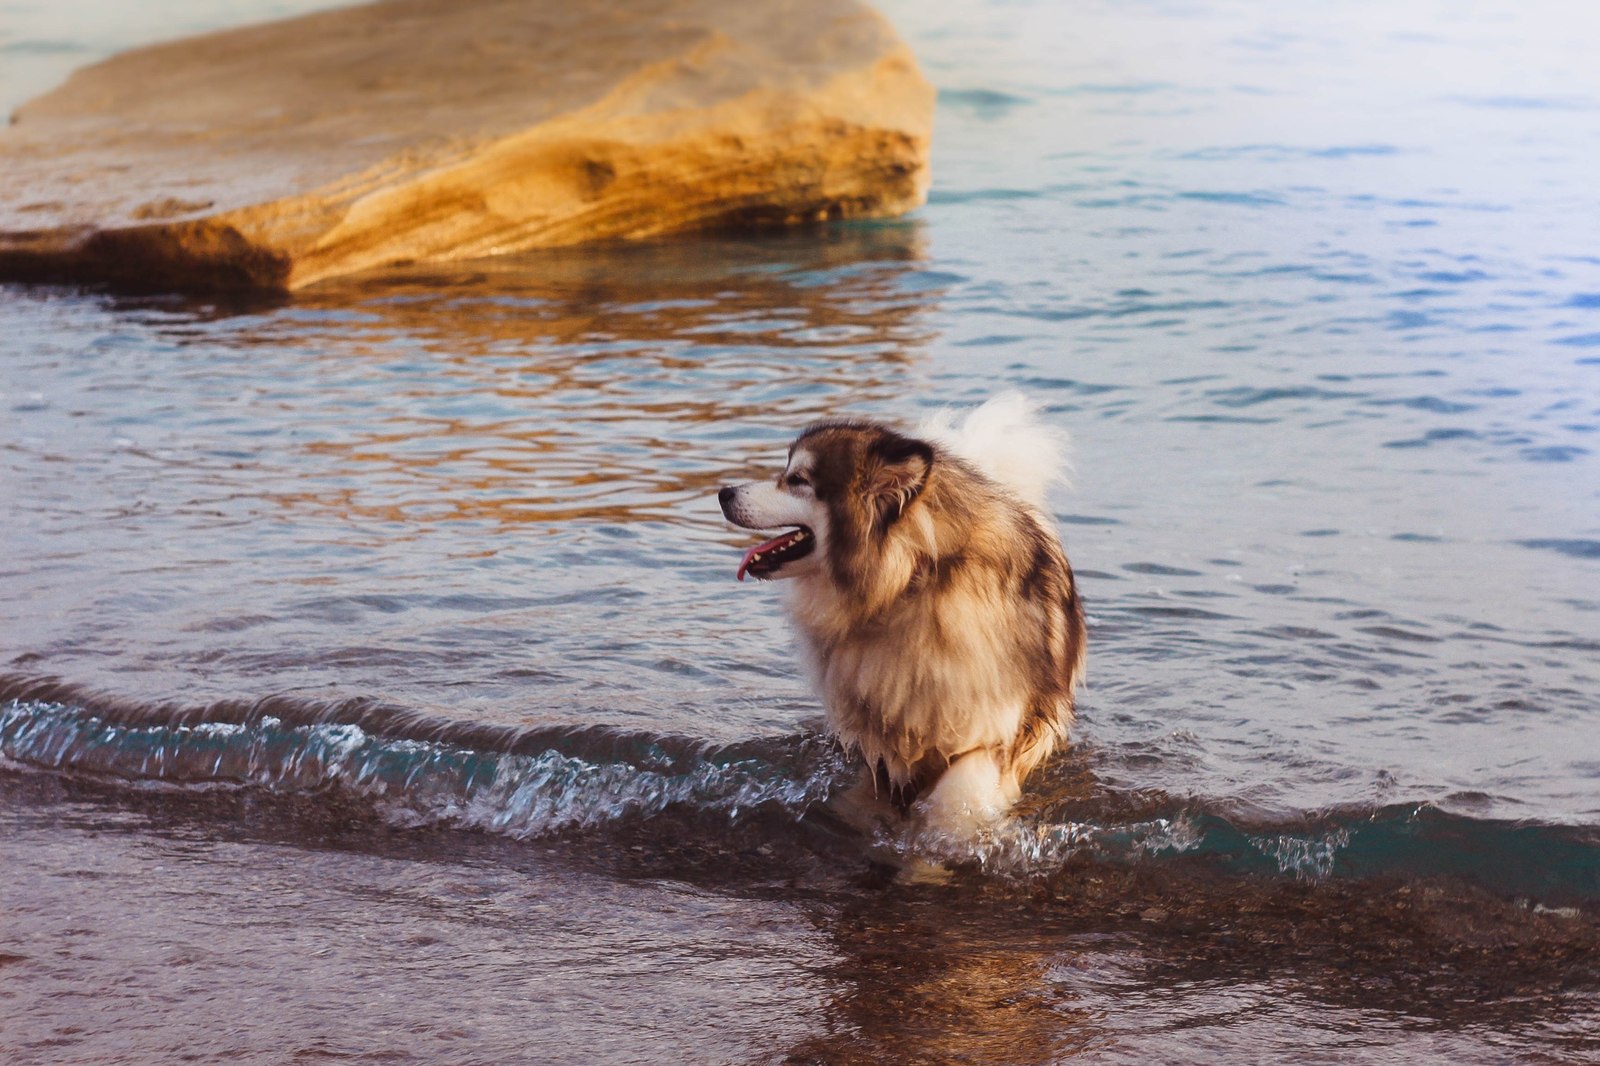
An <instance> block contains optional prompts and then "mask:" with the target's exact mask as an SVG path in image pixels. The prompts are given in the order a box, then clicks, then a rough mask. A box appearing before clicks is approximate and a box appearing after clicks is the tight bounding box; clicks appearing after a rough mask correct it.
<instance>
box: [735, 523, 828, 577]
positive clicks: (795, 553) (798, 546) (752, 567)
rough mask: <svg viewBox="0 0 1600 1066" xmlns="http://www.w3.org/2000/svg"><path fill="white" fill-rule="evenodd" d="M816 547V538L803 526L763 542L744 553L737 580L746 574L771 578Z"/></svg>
mask: <svg viewBox="0 0 1600 1066" xmlns="http://www.w3.org/2000/svg"><path fill="white" fill-rule="evenodd" d="M816 546H817V538H816V537H815V536H814V535H813V534H812V532H811V530H809V529H807V528H806V527H805V526H801V527H800V528H799V529H791V530H789V532H787V533H785V534H783V535H782V536H778V537H773V538H772V539H771V540H764V541H762V542H761V543H760V544H757V545H756V546H755V547H754V548H751V549H750V550H749V551H747V552H745V553H744V558H743V559H741V560H740V561H739V580H740V581H743V580H744V575H746V574H750V575H752V576H753V577H758V578H767V577H771V576H772V575H773V574H775V573H777V571H778V568H779V567H781V566H782V565H783V564H784V563H792V562H794V561H795V560H796V559H803V558H805V557H806V556H808V555H810V554H811V549H812V548H814V547H816Z"/></svg>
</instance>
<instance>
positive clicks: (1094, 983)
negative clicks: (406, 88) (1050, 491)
mask: <svg viewBox="0 0 1600 1066" xmlns="http://www.w3.org/2000/svg"><path fill="white" fill-rule="evenodd" d="M90 6H91V5H80V6H79V7H76V8H74V7H71V6H70V5H69V6H67V7H57V6H53V7H50V8H48V9H46V8H45V7H44V6H43V5H37V4H29V3H23V4H14V5H10V6H8V7H4V8H0V72H3V73H0V94H3V95H0V103H5V104H7V105H14V104H15V103H17V102H19V101H20V100H21V99H23V98H25V97H27V96H29V95H31V94H34V93H37V92H39V91H43V90H44V89H45V88H47V87H48V86H49V85H50V84H52V82H53V80H55V79H58V78H59V77H61V76H64V74H65V72H66V71H67V70H68V69H70V67H71V66H73V65H75V64H77V63H80V62H86V61H89V60H91V59H93V58H95V57H96V56H97V55H100V54H104V53H106V52H107V51H109V50H113V49H115V48H117V47H121V46H124V45H127V44H132V43H137V42H142V41H145V40H152V39H158V38H160V37H163V36H168V35H171V34H174V33H178V32H188V31H191V30H195V29H202V28H207V27H210V26H214V25H219V24H227V23H228V22H229V21H243V20H247V19H250V18H256V17H265V16H266V15H276V14H280V13H284V12H289V11H293V10H303V9H305V8H306V7H308V6H310V5H282V4H280V5H273V4H268V3H261V4H253V3H238V4H229V5H223V6H220V7H216V6H211V7H207V6H206V5H201V4H198V3H196V4H183V3H165V4H162V5H159V6H156V7H152V8H150V9H149V10H148V11H147V12H146V14H145V16H144V17H142V18H141V19H140V20H129V19H127V18H126V17H125V16H126V13H124V16H123V17H121V18H99V17H97V16H96V14H95V12H93V11H91V10H89V8H90ZM118 10H120V9H118ZM64 11H70V12H76V13H77V14H76V16H75V17H70V18H69V17H66V16H65V15H63V12H64ZM888 11H889V13H890V15H891V16H892V17H893V18H894V19H895V21H896V23H897V25H898V26H899V27H900V28H901V30H902V32H903V33H904V34H905V35H906V36H907V38H908V39H909V40H910V42H911V44H912V46H913V48H914V49H915V50H916V51H917V53H918V55H919V57H920V58H921V60H922V62H923V64H924V67H925V69H926V71H927V73H928V75H929V77H930V78H931V79H932V80H933V81H934V82H935V83H936V84H937V85H938V86H939V89H940V98H939V111H938V125H937V130H936V143H935V158H934V172H935V182H934V189H933V193H932V196H931V199H930V202H929V204H928V206H927V207H926V208H924V209H923V210H921V211H919V212H918V213H917V214H916V215H914V216H913V217H911V218H909V219H906V220H902V221H898V222H893V223H881V224H871V225H855V226H841V227H835V228H829V229H823V230H816V231H808V232H802V233H794V234H786V235H771V236H766V237H761V238H733V237H718V238H707V239H700V240H679V241H668V242H660V243H653V244H648V245H638V246H625V247H614V248H604V249H591V250H584V251H573V252H563V253H558V254H549V255H541V256H530V257H526V258H520V259H517V260H512V261H503V262H491V263H480V264H470V265H466V266H461V267H454V268H448V269H435V270H424V269H415V270H411V271H407V272H401V273H398V274H391V275H387V276H384V277H377V278H363V279H355V280H346V281H341V282H336V283H330V284H327V285H324V286H322V287H319V288H317V289H314V290H311V291H309V292H306V293H303V294H299V295H297V296H295V297H293V298H292V299H287V300H243V299H240V300H210V301H195V300H191V299H180V298H176V297H168V296H161V295H150V294H126V293H111V292H104V291H98V290H82V289H75V288H65V287H54V288H53V287H22V286H9V287H4V288H0V322H3V323H4V327H5V328H4V330H3V332H0V547H3V553H0V603H4V604H5V605H6V606H5V608H4V609H0V756H3V761H0V823H3V825H4V830H3V831H0V855H3V859H0V868H3V869H5V870H6V871H7V874H6V875H5V876H4V877H0V913H4V914H6V915H7V920H6V922H5V923H4V924H0V994H3V995H4V996H5V997H6V998H7V1002H8V1006H7V1007H6V1009H5V1011H4V1012H3V1017H0V1051H3V1052H4V1054H5V1057H6V1058H7V1060H8V1061H22V1062H111V1061H129V1062H144V1061H167V1060H170V1059H172V1058H174V1057H176V1056H178V1055H179V1054H197V1055H199V1056H200V1057H201V1058H202V1059H207V1060H209V1059H216V1058H230V1059H236V1060H237V1059H243V1060H247V1061H285V1060H294V1061H298V1060H300V1059H305V1060H311V1059H316V1058H330V1057H334V1058H340V1057H348V1058H363V1057H366V1058H374V1059H376V1058H382V1059H384V1060H386V1061H388V1060H407V1059H414V1060H417V1061H482V1062H503V1061H517V1060H526V1061H543V1062H556V1061H572V1062H580V1061H582V1062H588V1061H596V1060H600V1061H705V1062H743V1061H796V1062H855V1061H862V1062H865V1061H909V1062H946V1061H954V1060H956V1059H957V1058H959V1057H961V1056H965V1057H966V1061H978V1062H995V1063H1001V1062H1004V1063H1021V1062H1026V1063H1043V1062H1056V1061H1063V1060H1067V1059H1074V1058H1082V1059H1084V1060H1086V1061H1127V1062H1149V1061H1172V1060H1176V1059H1178V1058H1183V1059H1185V1060H1198V1061H1208V1062H1234V1061H1241V1060H1242V1059H1251V1058H1253V1057H1262V1056H1264V1057H1266V1058H1268V1059H1271V1060H1273V1061H1295V1060H1299V1061H1327V1060H1329V1059H1330V1058H1337V1059H1340V1060H1342V1061H1372V1062H1382V1061H1395V1059H1396V1057H1402V1056H1403V1057H1408V1058H1409V1059H1410V1060H1413V1061H1430V1060H1443V1059H1451V1060H1454V1061H1459V1062H1501V1061H1507V1060H1508V1059H1516V1060H1526V1061H1538V1062H1556V1061H1573V1062H1578V1061H1590V1060H1592V1058H1593V1057H1594V1056H1596V1055H1600V1011H1597V1009H1596V1007H1595V1003H1596V1002H1597V999H1596V997H1597V994H1600V968H1597V963H1596V959H1597V958H1600V954H1597V953H1600V707H1597V704H1600V456H1597V451H1600V436H1597V431H1600V210H1597V209H1596V203H1595V193H1594V177H1593V176H1594V175H1595V174H1596V173H1600V88H1597V87H1596V86H1597V84H1600V83H1596V82H1595V80H1594V76H1593V73H1592V63H1591V59H1590V54H1589V53H1590V48H1589V43H1590V42H1592V41H1593V40H1594V39H1595V36H1596V34H1600V16H1596V15H1595V14H1593V13H1587V12H1585V11H1583V10H1581V9H1577V10H1575V9H1574V6H1573V5H1566V4H1556V3H1519V4H1510V3H1486V4H1479V5H1472V6H1460V5H1452V4H1444V3H1440V4H1430V3H1423V2H1410V3H1400V4H1396V3H1385V4H1378V3H1363V2H1352V3H1349V4H1344V5H1340V6H1338V7H1337V8H1336V9H1332V10H1329V9H1323V8H1307V9H1305V10H1301V9H1299V8H1296V7H1293V6H1285V5H1267V4H1256V3H1245V2H1217V3H1207V4H1198V5H1195V4H1189V5H1179V4H1166V3H1151V4H1134V5H1111V4H1071V5H1063V4H1057V3H1046V2H1043V0H1040V2H1037V3H1006V4H998V3H996V4H985V3H980V2H962V3H960V4H950V5H928V6H926V7H924V6H915V5H909V4H891V5H889V7H888ZM135 23H137V24H135ZM0 180H3V177H0ZM1002 387H1017V388H1021V389H1023V390H1025V391H1026V392H1028V393H1030V394H1031V395H1032V396H1034V397H1035V398H1036V399H1037V400H1039V401H1040V402H1041V403H1042V404H1044V405H1045V408H1046V411H1047V417H1048V418H1049V419H1050V420H1051V421H1052V422H1055V423H1057V424H1059V425H1061V426H1063V427H1065V428H1066V429H1068V430H1069V431H1070V432H1071V433H1072V434H1073V437H1074V440H1075V454H1076V464H1075V465H1076V474H1075V478H1074V486H1073V488H1072V489H1071V490H1070V491H1062V492H1060V493H1058V494H1057V496H1056V498H1055V501H1054V504H1055V511H1056V514H1057V517H1058V519H1059V520H1060V522H1061V527H1062V530H1063V532H1064V534H1065V538H1066V542H1067V546H1068V550H1069V553H1070V555H1071V557H1072V559H1073V562H1074V564H1075V566H1076V567H1077V569H1078V573H1079V576H1080V580H1081V584H1082V587H1083V592H1084V596H1085V599H1086V602H1087V604H1088V608H1089V614H1090V625H1091V654H1090V671H1089V677H1090V684H1089V688H1088V690H1087V692H1086V693H1085V695H1084V698H1083V700H1082V703H1081V710H1082V716H1081V719H1080V722H1079V724H1078V726H1077V727H1076V729H1075V732H1074V745H1073V747H1072V750H1071V751H1069V752H1068V753H1066V754H1065V755H1064V756H1063V757H1061V758H1060V759H1058V760H1057V761H1056V762H1055V763H1054V764H1052V765H1051V766H1050V767H1048V768H1047V769H1046V770H1045V771H1043V772H1041V773H1040V774H1039V775H1038V776H1037V777H1036V778H1035V779H1034V781H1033V783H1032V785H1031V787H1030V791H1029V794H1028V795H1027V796H1026V797H1025V799H1024V802H1023V805H1022V807H1023V809H1022V813H1021V817H1020V818H1019V819H1018V820H1017V822H1016V824H1014V825H1012V826H1010V827H1008V828H1007V829H1006V830H1005V831H1003V832H1002V833H1000V834H997V836H996V837H995V838H994V839H992V840H989V841H986V842H985V843H984V845H983V846H982V847H981V848H980V849H979V850H978V851H977V852H975V853H974V854H973V855H972V856H971V862H970V864H969V866H970V868H969V869H965V870H963V871H962V872H961V873H960V874H959V875H958V876H957V877H956V879H955V880H954V882H952V883H950V884H946V885H942V886H914V885H906V884H899V883H894V881H893V879H892V878H890V877H889V876H888V874H887V873H886V872H885V870H884V868H883V867H882V866H881V865H878V864H875V863H874V862H873V861H872V860H871V858H870V857H869V854H868V853H867V851H866V850H864V848H863V846H862V845H861V843H860V842H858V841H855V840H853V839H851V838H850V837H849V836H848V835H846V834H845V833H843V832H842V831H841V829H840V827H839V826H838V825H836V824H835V823H834V822H833V820H832V819H831V818H830V816H829V815H828V814H827V812H826V810H825V809H824V807H823V803H824V801H825V800H826V798H827V797H828V795H829V794H830V793H831V792H832V791H833V790H834V789H835V788H836V787H837V786H838V785H839V784H840V783H841V782H842V781H844V780H845V779H846V778H847V776H848V773H849V770H848V767H847V765H846V763H845V760H844V759H843V758H842V757H841V756H840V755H839V754H838V753H837V752H836V751H834V750H833V749H832V748H831V747H830V746H829V745H828V744H827V743H826V741H825V740H824V739H823V738H821V737H819V736H818V735H817V734H816V732H815V730H816V728H817V726H818V720H819V709H818V706H817V704H816V702H815V700H814V699H813V698H812V696H811V695H810V694H809V692H808V690H807V688H806V686H805V684H804V682H803V680H802V678H801V677H800V673H799V670H798V667H797V664H796V662H795V660H794V657H793V655H792V652H791V648H790V643H789V638H788V635H787V633H786V631H785V629H784V626H783V623H782V620H781V618H780V616H779V612H778V609H777V608H778V605H777V599H776V596H775V595H774V592H773V590H772V589H771V588H770V587H766V586H751V585H749V584H746V585H739V584H737V583H736V582H734V580H733V571H734V568H735V566H736V565H737V562H738V558H739V553H740V551H741V550H742V548H743V547H744V546H745V545H746V544H747V543H748V539H749V538H748V537H747V536H746V535H745V534H743V533H742V532H739V531H735V530H732V529H729V528H728V527H726V525H725V524H724V523H723V522H722V521H721V520H720V517H719V515H718V513H717V510H716V507H715V502H714V499H713V497H714V494H715V489H716V487H717V486H718V485H720V484H722V483H723V482H725V481H729V480H735V479H739V478H745V477H750V476H756V475H758V474H760V473H763V472H765V471H767V470H770V468H771V464H772V463H773V462H774V461H775V460H776V459H777V458H778V457H779V456H780V455H781V452H782V448H783V446H784V444H785V443H786V442H787V440H788V439H789V437H790V436H791V435H792V434H793V432H794V431H795V429H796V428H797V427H799V426H801V425H803V424H805V423H806V422H807V421H808V420H811V419H814V418H816V417H818V416H820V415H824V414H832V413H839V412H850V413H860V414H872V415H879V416H885V417H891V418H904V419H908V420H910V419H915V418H917V417H920V416H921V415H922V414H924V413H925V412H926V411H927V410H928V409H931V408H933V407H937V406H941V405H946V404H961V403H972V402H977V401H978V400H980V399H982V398H983V397H985V396H987V395H989V394H990V393H992V392H993V391H995V390H997V389H999V388H1002Z"/></svg>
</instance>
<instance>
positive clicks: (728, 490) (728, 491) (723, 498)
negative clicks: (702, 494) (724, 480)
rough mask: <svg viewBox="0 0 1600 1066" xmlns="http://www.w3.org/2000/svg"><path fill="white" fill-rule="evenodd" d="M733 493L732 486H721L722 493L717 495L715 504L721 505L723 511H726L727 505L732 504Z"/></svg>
mask: <svg viewBox="0 0 1600 1066" xmlns="http://www.w3.org/2000/svg"><path fill="white" fill-rule="evenodd" d="M733 493H734V488H733V486H732V485H724V486H722V491H721V492H719V493H717V502H718V503H719V504H721V505H722V509H723V510H724V511H726V510H727V509H728V504H730V503H732V502H733Z"/></svg>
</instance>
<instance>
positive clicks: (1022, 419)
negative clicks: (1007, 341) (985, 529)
mask: <svg viewBox="0 0 1600 1066" xmlns="http://www.w3.org/2000/svg"><path fill="white" fill-rule="evenodd" d="M959 413H960V412H957V411H953V410H951V409H950V408H948V407H947V408H944V409H943V410H941V411H938V412H937V413H935V414H933V415H930V416H929V417H928V418H926V419H924V420H923V422H922V424H921V425H919V426H918V427H917V432H918V434H919V435H921V436H923V437H925V438H927V439H928V440H931V441H933V442H934V443H935V444H938V445H941V446H943V447H945V448H947V449H949V450H950V451H952V452H954V453H955V454H956V455H958V456H960V457H961V458H963V459H965V460H967V461H968V462H970V463H972V464H973V465H974V466H976V467H977V468H978V469H979V470H981V471H983V473H985V474H987V475H988V476H989V477H991V478H993V479H994V480H995V481H998V482H999V483H1000V484H1002V485H1004V486H1006V487H1007V488H1008V489H1010V490H1011V491H1012V492H1014V493H1016V494H1017V495H1018V496H1019V497H1021V498H1022V500H1023V501H1024V502H1026V503H1029V504H1032V505H1033V506H1034V507H1037V508H1040V509H1044V507H1045V494H1046V492H1048V491H1049V488H1050V485H1051V484H1052V483H1053V482H1057V481H1060V482H1065V481H1066V480H1067V475H1068V473H1070V471H1071V464H1070V463H1069V461H1068V458H1067V455H1068V446H1069V440H1068V437H1067V433H1066V431H1065V430H1062V429H1057V428H1056V427H1055V426H1050V425H1046V424H1044V423H1043V422H1041V421H1039V408H1038V405H1037V404H1035V403H1034V402H1033V401H1032V400H1030V399H1028V398H1027V397H1026V396H1024V395H1022V393H1020V392H1002V393H1000V394H999V395H996V396H993V397H991V398H990V399H988V400H986V401H984V403H983V404H981V405H980V406H978V407H974V408H972V409H971V410H969V411H967V412H966V415H965V417H964V418H962V419H961V421H960V423H959V424H958V423H957V422H956V417H957V415H958V414H959Z"/></svg>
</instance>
